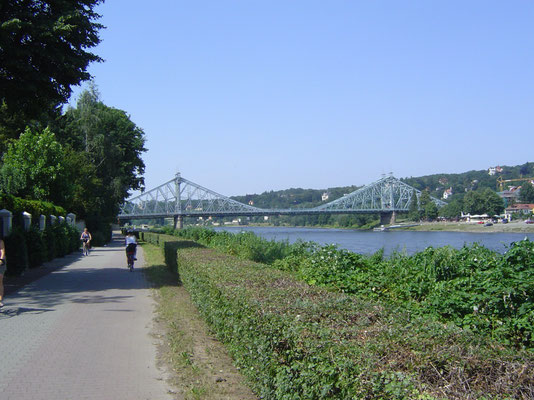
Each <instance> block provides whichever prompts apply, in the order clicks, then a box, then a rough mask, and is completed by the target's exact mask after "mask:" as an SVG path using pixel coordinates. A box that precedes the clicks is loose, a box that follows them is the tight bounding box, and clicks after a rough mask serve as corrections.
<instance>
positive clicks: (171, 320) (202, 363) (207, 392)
mask: <svg viewBox="0 0 534 400" xmlns="http://www.w3.org/2000/svg"><path fill="white" fill-rule="evenodd" d="M142 247H143V251H144V255H145V263H146V264H145V265H146V267H145V268H144V271H145V273H146V276H147V278H148V279H149V281H150V282H151V283H152V284H153V286H154V291H155V298H156V301H157V304H158V306H157V319H156V321H157V325H158V326H159V327H160V329H161V330H162V331H163V333H162V335H163V337H164V339H165V340H164V344H163V345H162V346H161V349H160V358H161V359H162V361H163V362H164V363H165V364H166V365H167V366H168V367H169V369H170V370H171V371H172V375H173V377H172V379H171V384H173V385H174V386H175V387H177V388H178V390H179V392H180V393H181V394H182V395H183V396H184V398H185V399H188V400H196V399H206V400H212V399H213V400H220V399H255V398H256V396H254V394H253V393H252V391H251V390H250V389H249V388H248V387H247V386H246V385H245V384H244V383H243V382H244V378H242V376H241V375H240V374H239V371H238V370H237V369H236V368H235V367H234V366H233V364H232V360H231V358H230V357H229V356H228V354H227V353H226V350H225V349H224V347H223V346H222V345H221V344H220V343H219V342H218V341H217V340H215V338H214V337H213V335H211V333H210V331H209V329H208V328H207V326H206V324H205V323H204V321H203V320H202V318H201V317H200V315H199V314H198V311H197V309H196V307H195V306H194V304H193V303H192V302H191V298H190V296H189V293H187V291H186V290H185V289H184V287H183V286H181V285H180V283H179V279H178V275H176V274H175V273H172V272H171V271H169V269H168V268H167V267H166V266H165V260H164V256H163V252H162V250H161V248H160V247H157V246H154V245H151V244H146V243H145V244H143V245H142Z"/></svg>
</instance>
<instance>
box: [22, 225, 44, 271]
mask: <svg viewBox="0 0 534 400" xmlns="http://www.w3.org/2000/svg"><path fill="white" fill-rule="evenodd" d="M25 238H26V243H27V247H28V263H29V267H30V268H36V267H38V266H40V265H42V264H43V262H44V261H45V260H46V248H45V243H44V238H43V234H42V233H41V231H40V230H39V229H38V228H36V227H35V226H34V225H32V226H31V227H30V230H29V231H28V232H25Z"/></svg>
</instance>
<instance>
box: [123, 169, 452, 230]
mask: <svg viewBox="0 0 534 400" xmlns="http://www.w3.org/2000/svg"><path fill="white" fill-rule="evenodd" d="M414 194H415V196H417V200H418V204H419V197H420V195H421V191H419V190H417V189H415V188H413V187H412V186H409V185H407V184H406V183H404V182H402V181H400V180H398V179H397V178H395V177H393V176H392V175H389V176H384V177H382V178H381V179H379V180H377V181H375V182H373V183H371V184H369V185H365V186H363V187H361V188H359V189H357V190H355V191H354V192H352V193H349V194H347V195H345V196H343V197H341V198H339V199H337V200H333V201H331V202H329V203H326V204H322V205H320V206H318V207H314V208H288V209H263V208H258V207H254V206H251V205H248V204H243V203H240V202H238V201H235V200H233V199H230V198H229V197H226V196H223V195H221V194H219V193H216V192H214V191H213V190H210V189H207V188H205V187H203V186H201V185H199V184H196V183H194V182H191V181H189V180H187V179H185V178H183V177H182V176H181V175H180V173H177V174H176V176H175V177H174V178H173V179H171V180H170V181H168V182H165V183H163V184H162V185H160V186H158V187H156V188H154V189H151V190H148V191H146V192H144V193H142V194H141V195H138V196H135V197H132V198H130V199H128V200H127V201H126V202H125V204H123V205H122V207H121V209H120V214H119V216H118V218H119V220H120V221H122V222H126V221H132V220H136V219H151V218H170V217H172V218H174V223H175V227H178V226H179V227H180V228H181V227H182V224H183V218H184V217H235V216H273V215H322V214H380V216H381V220H382V221H383V222H384V223H394V219H395V216H396V214H397V213H402V212H408V211H409V208H410V204H411V202H412V197H413V196H414ZM431 199H432V201H433V202H434V203H435V204H436V205H437V206H438V207H441V206H443V205H445V204H446V203H445V202H443V201H441V200H438V199H436V198H431Z"/></svg>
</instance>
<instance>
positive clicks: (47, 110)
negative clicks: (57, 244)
mask: <svg viewBox="0 0 534 400" xmlns="http://www.w3.org/2000/svg"><path fill="white" fill-rule="evenodd" d="M102 2H103V1H102V0H74V1H37V0H30V1H25V2H12V1H9V2H2V3H1V4H0V156H1V158H0V195H10V196H16V197H20V198H23V199H32V200H42V201H49V202H52V203H54V204H55V205H57V206H61V207H63V208H65V209H66V210H68V211H69V212H73V213H75V214H76V215H77V216H78V217H79V218H81V219H84V220H85V221H86V224H87V226H88V227H89V229H91V230H93V231H95V232H96V231H100V232H103V233H106V235H107V233H109V227H110V223H112V222H114V221H115V219H116V216H117V214H118V211H119V205H120V204H121V203H122V202H123V201H124V199H125V198H127V197H128V192H129V191H130V190H137V189H142V188H143V187H144V180H143V173H144V169H145V164H144V162H143V160H142V158H141V156H142V153H143V152H145V151H146V149H145V147H144V144H145V135H144V132H143V130H142V129H141V128H140V127H138V126H137V125H136V124H135V123H134V122H133V121H132V120H131V119H130V116H129V115H128V113H127V112H126V111H124V110H120V109H117V108H114V107H111V106H108V105H106V104H104V103H103V102H102V101H101V99H100V95H99V93H98V90H97V88H96V85H95V84H94V83H93V82H92V81H90V78H91V77H90V74H89V73H88V71H87V69H88V66H89V65H90V64H91V63H93V62H101V61H102V60H101V58H100V57H99V56H98V55H96V54H94V53H92V52H91V51H90V50H91V49H92V48H94V47H95V46H97V45H98V43H100V37H99V32H100V30H101V29H102V28H103V25H101V24H100V23H99V22H98V20H99V18H100V15H99V14H97V13H96V11H95V7H96V6H97V5H99V4H100V3H102ZM86 81H89V87H88V88H87V89H86V90H85V91H83V93H82V94H81V95H80V96H79V98H78V100H77V103H76V105H75V106H74V107H68V108H67V109H66V110H64V105H65V104H66V103H67V102H68V100H69V98H70V96H71V94H72V88H73V87H74V86H76V85H80V84H81V83H83V82H86Z"/></svg>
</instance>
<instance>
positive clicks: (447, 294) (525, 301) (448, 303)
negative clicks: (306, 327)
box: [168, 228, 534, 349]
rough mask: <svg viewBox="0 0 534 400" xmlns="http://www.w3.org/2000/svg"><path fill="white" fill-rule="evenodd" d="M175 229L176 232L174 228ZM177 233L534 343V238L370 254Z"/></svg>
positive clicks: (321, 281) (504, 339)
mask: <svg viewBox="0 0 534 400" xmlns="http://www.w3.org/2000/svg"><path fill="white" fill-rule="evenodd" d="M168 232H169V233H170V231H168ZM174 234H175V235H176V236H180V237H183V238H188V239H193V240H195V241H198V242H199V243H202V244H204V245H207V246H210V247H214V248H217V249H220V250H223V251H225V252H227V253H228V254H232V255H237V256H239V257H241V258H245V259H249V260H252V261H257V262H261V263H266V264H271V265H273V266H274V267H275V268H278V269H281V270H285V271H289V272H292V273H293V274H294V276H295V277H298V278H299V279H301V280H304V281H306V282H307V283H309V284H310V285H318V286H324V287H328V288H330V289H335V290H339V291H341V292H344V293H350V294H357V295H359V296H362V297H365V298H369V299H380V300H384V301H387V302H389V303H393V304H395V305H397V306H399V307H403V308H405V309H406V310H409V311H410V312H412V313H416V314H422V315H426V316H429V317H431V318H433V319H436V320H439V321H442V322H445V323H454V324H455V325H457V326H458V327H461V328H463V329H467V330H470V331H472V332H473V333H476V334H479V335H483V336H485V337H488V338H492V339H493V340H497V341H500V342H501V343H502V344H504V345H509V346H513V347H525V348H530V349H534V336H533V335H534V243H533V242H530V241H528V240H524V241H520V242H516V243H513V244H511V245H510V247H509V249H508V251H507V252H506V253H505V254H499V253H497V252H494V251H491V250H488V249H486V248H485V247H482V246H479V245H476V244H475V245H472V246H466V247H463V248H462V249H460V250H456V249H453V248H451V247H443V248H428V249H426V250H424V251H422V252H419V253H417V254H414V255H412V256H408V255H404V254H399V253H396V254H394V255H393V256H391V257H389V258H384V257H382V252H381V251H379V252H377V253H376V254H374V255H372V256H364V255H360V254H356V253H353V252H350V251H347V250H343V249H338V248H337V247H335V246H333V245H328V246H320V245H317V244H315V243H302V242H301V243H296V244H289V243H287V242H276V241H267V240H265V239H262V238H259V237H257V236H255V235H254V234H252V233H250V232H247V233H239V234H231V233H228V232H215V231H212V230H207V229H199V228H189V229H184V230H180V231H175V232H174Z"/></svg>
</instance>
